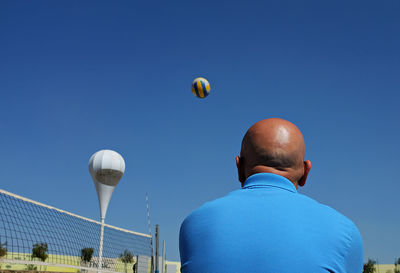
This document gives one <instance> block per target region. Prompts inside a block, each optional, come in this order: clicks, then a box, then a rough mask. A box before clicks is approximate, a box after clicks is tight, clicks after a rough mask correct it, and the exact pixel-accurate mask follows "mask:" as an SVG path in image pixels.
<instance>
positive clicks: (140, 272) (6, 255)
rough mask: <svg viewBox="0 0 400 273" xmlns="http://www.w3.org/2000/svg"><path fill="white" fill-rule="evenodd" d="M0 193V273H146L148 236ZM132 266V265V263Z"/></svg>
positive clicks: (149, 251) (149, 252) (149, 239)
mask: <svg viewBox="0 0 400 273" xmlns="http://www.w3.org/2000/svg"><path fill="white" fill-rule="evenodd" d="M100 229H101V223H100V222H98V221H95V220H92V219H88V218H85V217H82V216H79V215H76V214H73V213H70V212H67V211H64V210H60V209H57V208H54V207H51V206H48V205H45V204H42V203H39V202H36V201H33V200H30V199H27V198H24V197H21V196H18V195H15V194H12V193H9V192H6V191H4V190H0V269H1V270H4V269H9V270H39V271H58V272H79V271H80V272H84V271H89V272H96V271H101V272H127V273H129V272H135V271H136V272H135V273H144V272H150V266H151V262H150V259H151V257H152V248H151V236H150V235H147V234H142V233H138V232H134V231H131V230H127V229H122V228H118V227H114V226H111V225H108V224H105V226H104V239H103V254H102V259H101V263H102V264H101V265H100V266H99V264H98V261H99V240H100ZM135 264H136V265H135Z"/></svg>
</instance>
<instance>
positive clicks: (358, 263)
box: [346, 225, 363, 273]
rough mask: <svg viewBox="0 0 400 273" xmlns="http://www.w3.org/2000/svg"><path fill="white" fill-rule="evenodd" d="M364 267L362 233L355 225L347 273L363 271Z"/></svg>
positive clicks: (347, 261) (347, 262)
mask: <svg viewBox="0 0 400 273" xmlns="http://www.w3.org/2000/svg"><path fill="white" fill-rule="evenodd" d="M362 268H363V243H362V239H361V234H360V232H359V231H358V229H357V227H356V226H355V225H354V226H353V230H352V241H351V244H350V248H349V251H348V254H347V259H346V273H361V272H362Z"/></svg>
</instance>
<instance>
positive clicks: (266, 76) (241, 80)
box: [0, 0, 400, 263]
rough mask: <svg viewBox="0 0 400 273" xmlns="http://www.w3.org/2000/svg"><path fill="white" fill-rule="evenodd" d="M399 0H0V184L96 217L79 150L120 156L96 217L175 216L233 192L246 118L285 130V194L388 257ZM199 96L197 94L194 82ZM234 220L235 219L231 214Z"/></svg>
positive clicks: (173, 243) (171, 234) (394, 192)
mask: <svg viewBox="0 0 400 273" xmlns="http://www.w3.org/2000/svg"><path fill="white" fill-rule="evenodd" d="M399 14H400V2H399V1H397V0H389V1H381V2H376V1H306V2H305V3H304V2H302V1H259V2H257V1H241V2H235V1H208V0H207V1H202V2H192V1H1V2H0V92H1V99H0V132H1V134H0V143H1V144H2V145H1V147H2V156H1V157H0V171H1V182H0V183H1V184H0V185H1V188H3V189H5V190H8V191H11V192H13V193H16V194H20V195H22V196H26V197H28V198H31V199H34V200H37V201H41V202H44V203H46V204H49V205H52V206H55V207H58V208H61V209H65V210H68V211H71V212H74V213H77V214H80V215H83V216H86V217H89V218H94V219H98V218H99V208H98V202H97V196H96V192H95V188H94V185H93V182H92V180H91V178H90V176H89V173H88V167H87V165H88V160H89V158H90V156H91V155H92V154H93V153H94V152H96V151H97V150H99V149H104V148H107V149H113V150H116V151H118V152H119V153H121V155H122V156H123V157H124V158H125V161H126V173H125V175H124V177H123V178H122V180H121V182H120V184H119V185H118V187H117V189H116V190H115V192H114V195H113V198H112V200H111V203H110V207H109V210H108V215H107V219H106V222H107V223H109V224H112V225H116V226H120V227H124V228H129V229H133V230H135V231H139V232H146V233H147V222H146V213H145V193H146V192H149V197H150V209H151V221H152V224H156V223H158V224H160V234H161V239H165V240H166V243H167V258H168V259H170V260H178V259H179V252H178V232H179V227H180V224H181V222H182V220H183V219H184V218H185V217H186V216H187V215H188V214H189V213H190V212H191V211H192V210H193V209H195V208H196V207H198V206H200V205H201V204H203V203H204V202H206V201H209V200H212V199H215V198H217V197H220V196H223V195H225V194H227V193H228V192H230V191H232V190H235V189H238V188H239V186H240V185H239V183H238V182H237V176H236V170H235V164H234V157H235V156H236V155H237V154H238V152H239V149H240V142H241V139H242V137H243V134H244V133H245V131H246V130H247V128H248V127H249V126H251V125H252V124H253V123H254V122H256V121H258V120H260V119H264V118H269V117H281V118H285V119H288V120H290V121H292V122H293V123H295V124H296V125H298V127H299V128H300V129H301V130H302V132H303V133H304V136H305V139H306V144H307V155H306V156H307V158H308V159H310V160H311V161H312V164H313V165H312V170H311V173H310V176H309V180H308V184H307V185H306V186H305V187H304V188H302V189H301V190H300V192H301V193H304V194H306V195H308V196H310V197H312V198H314V199H316V200H318V201H320V202H322V203H325V204H327V205H330V206H332V207H333V208H335V209H336V210H338V211H340V212H341V213H343V214H345V215H346V216H348V217H349V218H351V219H352V220H353V221H354V222H355V223H356V224H357V226H358V227H359V229H360V231H361V234H362V236H363V239H364V245H365V258H368V257H371V258H374V259H378V260H379V262H380V263H393V261H394V259H395V258H396V257H400V236H399V229H400V217H399V199H400V198H399V197H400V193H399V190H398V186H399V182H400V181H399V175H398V172H399V168H400V167H399V165H400V160H399V154H400V145H399V139H400V122H399V116H400V109H399V106H398V103H399V99H400V95H399V86H400V77H399V73H400V53H399V52H400V51H399V48H400V35H399V29H400V16H399ZM198 76H203V77H206V78H207V79H208V80H209V82H210V84H211V88H212V90H211V94H210V95H209V96H208V97H207V98H206V99H203V100H201V99H197V98H195V97H194V96H193V94H192V92H191V88H190V85H191V82H192V80H193V79H194V78H195V77H198ZM238 221H240V215H238Z"/></svg>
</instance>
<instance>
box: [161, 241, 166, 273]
mask: <svg viewBox="0 0 400 273" xmlns="http://www.w3.org/2000/svg"><path fill="white" fill-rule="evenodd" d="M161 272H162V273H165V240H163V241H162V269H161Z"/></svg>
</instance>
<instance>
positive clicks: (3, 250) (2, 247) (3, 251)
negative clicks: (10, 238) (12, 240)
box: [0, 242, 7, 269]
mask: <svg viewBox="0 0 400 273" xmlns="http://www.w3.org/2000/svg"><path fill="white" fill-rule="evenodd" d="M6 255H7V242H5V243H1V242H0V260H1V259H2V258H3V257H5V256H6ZM1 266H2V264H1V263H0V269H1Z"/></svg>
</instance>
